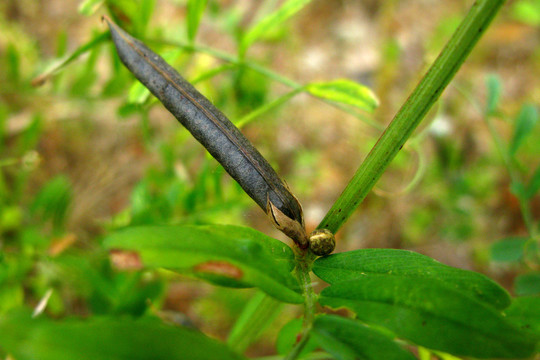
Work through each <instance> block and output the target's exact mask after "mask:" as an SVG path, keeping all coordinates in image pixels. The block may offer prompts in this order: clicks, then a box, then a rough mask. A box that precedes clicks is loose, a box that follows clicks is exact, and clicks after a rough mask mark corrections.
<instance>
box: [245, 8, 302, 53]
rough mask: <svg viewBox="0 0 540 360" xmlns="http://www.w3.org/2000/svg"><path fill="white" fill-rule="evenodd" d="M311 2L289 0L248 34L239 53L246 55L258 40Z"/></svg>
mask: <svg viewBox="0 0 540 360" xmlns="http://www.w3.org/2000/svg"><path fill="white" fill-rule="evenodd" d="M310 2H311V0H287V1H286V2H285V3H284V4H283V5H282V6H281V7H280V8H279V9H277V10H276V11H274V12H273V13H271V14H268V15H267V16H266V17H264V18H263V19H262V20H261V21H259V22H258V23H257V24H255V25H254V26H253V27H252V28H251V29H249V30H248V31H247V32H246V34H245V35H244V36H243V37H242V40H241V42H240V47H239V53H240V54H242V55H243V54H245V52H246V51H247V49H248V48H249V47H250V46H251V45H252V44H253V43H254V42H255V41H257V39H259V38H260V37H261V36H262V35H264V34H265V33H267V32H268V31H269V30H271V29H272V28H273V27H276V26H278V25H280V24H282V23H283V22H285V21H286V20H287V19H289V18H290V17H291V16H293V15H294V14H296V13H297V12H298V11H300V10H301V9H302V8H303V7H304V6H306V5H307V4H309V3H310Z"/></svg>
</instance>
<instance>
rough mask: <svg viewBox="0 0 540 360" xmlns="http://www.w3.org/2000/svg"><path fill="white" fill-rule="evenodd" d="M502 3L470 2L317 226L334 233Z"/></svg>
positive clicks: (357, 203) (417, 122) (375, 180)
mask: <svg viewBox="0 0 540 360" xmlns="http://www.w3.org/2000/svg"><path fill="white" fill-rule="evenodd" d="M503 3H504V0H478V1H476V2H475V3H474V4H473V6H472V7H471V9H470V10H469V12H468V14H467V16H466V17H465V19H464V20H463V21H462V23H461V25H460V26H459V27H458V29H457V30H456V32H455V33H454V34H453V36H452V38H451V39H450V40H449V41H448V43H447V44H446V46H445V48H444V49H443V50H442V52H441V53H440V55H439V57H438V58H437V59H436V60H435V62H434V63H433V65H432V66H431V68H430V69H429V70H428V72H427V73H426V75H425V76H424V77H423V78H422V80H421V81H420V83H419V84H418V85H417V86H416V88H415V89H414V91H413V92H412V94H411V96H410V97H409V98H408V99H407V101H405V103H404V104H403V106H402V107H401V109H400V110H399V111H398V113H397V114H396V116H395V117H394V119H393V120H392V122H391V123H390V125H388V127H387V129H386V131H385V132H384V133H383V134H382V135H381V137H380V138H379V141H378V142H377V144H375V146H374V147H373V149H372V150H371V152H370V153H369V154H368V155H367V157H366V159H365V160H364V162H363V163H362V165H361V166H360V167H359V169H358V170H357V171H356V173H355V174H354V176H353V178H352V179H351V181H350V182H349V184H348V185H347V187H346V188H345V190H344V191H343V193H342V194H341V195H340V196H339V198H338V199H337V200H336V202H335V203H334V205H333V206H332V208H331V209H330V210H329V211H328V213H327V214H326V216H325V217H324V219H323V220H322V222H321V223H320V224H319V228H327V229H328V230H330V231H331V232H333V233H336V232H337V231H338V230H339V228H340V227H341V226H342V225H343V223H344V222H345V221H346V220H347V219H348V218H349V217H350V216H351V215H352V213H353V212H354V211H355V210H356V208H357V207H358V206H359V205H360V203H361V202H362V201H363V200H364V198H365V197H366V196H367V194H368V193H369V192H370V191H371V189H372V188H373V186H374V185H375V183H376V182H377V181H378V180H379V178H380V177H381V175H382V174H383V172H384V171H385V170H386V168H387V167H388V165H389V164H390V162H391V161H392V160H393V159H394V157H395V156H396V154H397V153H398V151H399V150H401V148H402V147H403V144H404V143H405V141H406V140H407V139H408V138H409V137H410V136H411V134H412V132H413V130H414V129H415V128H416V127H417V126H418V124H419V123H420V122H421V121H422V119H423V118H424V116H425V115H426V113H427V112H428V110H429V109H430V108H431V107H432V106H433V104H434V103H435V102H436V101H437V99H438V98H439V96H440V95H441V93H442V91H443V90H444V89H445V88H446V86H447V85H448V83H449V82H450V80H452V78H453V77H454V75H455V73H456V72H457V71H458V69H459V68H460V67H461V64H463V62H464V61H465V59H466V58H467V56H468V55H469V53H470V52H471V50H472V48H473V47H474V45H475V44H476V43H477V42H478V40H479V39H480V37H481V35H482V34H483V33H484V31H485V30H486V28H487V27H488V25H489V24H490V22H491V21H492V20H493V18H494V17H495V15H496V14H497V12H498V10H499V9H500V7H501V6H502V4H503Z"/></svg>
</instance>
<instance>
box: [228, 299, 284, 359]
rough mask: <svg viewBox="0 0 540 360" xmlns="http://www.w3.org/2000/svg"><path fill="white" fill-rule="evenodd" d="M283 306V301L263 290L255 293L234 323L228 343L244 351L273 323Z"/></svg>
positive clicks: (238, 350) (235, 348) (231, 346)
mask: <svg viewBox="0 0 540 360" xmlns="http://www.w3.org/2000/svg"><path fill="white" fill-rule="evenodd" d="M282 307H283V303H282V302H280V301H277V300H275V299H274V298H272V297H270V296H268V295H266V294H265V293H263V292H258V293H257V294H255V296H254V297H253V298H252V299H251V300H250V301H249V303H248V304H247V305H246V307H245V308H244V311H242V314H240V316H239V317H238V320H237V321H236V323H235V324H234V327H233V328H232V330H231V332H230V334H229V338H228V339H227V345H229V347H230V348H231V349H232V350H234V351H236V352H238V353H242V352H244V351H245V350H246V349H247V348H248V346H249V345H251V344H252V343H253V342H255V341H256V340H257V339H258V338H259V337H260V336H261V335H262V333H263V331H264V330H266V328H267V327H268V326H269V325H270V324H272V322H273V321H274V319H275V318H276V316H277V314H278V313H279V311H280V310H281V308H282Z"/></svg>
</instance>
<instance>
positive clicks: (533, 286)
mask: <svg viewBox="0 0 540 360" xmlns="http://www.w3.org/2000/svg"><path fill="white" fill-rule="evenodd" d="M515 281H516V282H515V288H516V295H519V296H529V295H540V272H538V271H536V272H531V273H528V274H523V275H520V276H518V277H517V278H516V280H515Z"/></svg>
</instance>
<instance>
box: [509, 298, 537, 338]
mask: <svg viewBox="0 0 540 360" xmlns="http://www.w3.org/2000/svg"><path fill="white" fill-rule="evenodd" d="M505 313H506V316H507V317H508V320H509V321H511V322H512V323H514V324H516V325H517V326H518V327H519V328H521V329H522V330H525V331H530V332H532V333H534V334H536V335H538V336H540V297H539V296H526V297H525V296H524V297H518V298H515V299H514V300H513V301H512V305H510V307H509V308H508V309H507V310H506V311H505Z"/></svg>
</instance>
